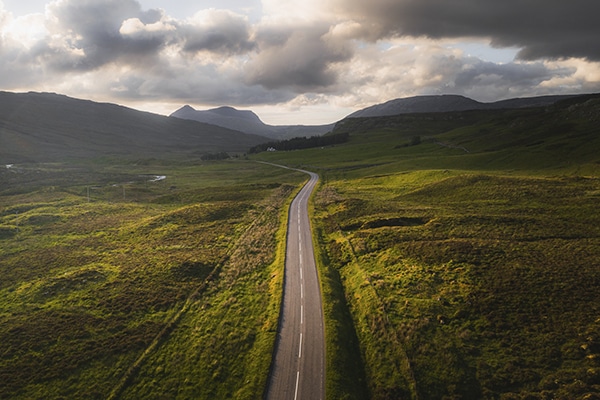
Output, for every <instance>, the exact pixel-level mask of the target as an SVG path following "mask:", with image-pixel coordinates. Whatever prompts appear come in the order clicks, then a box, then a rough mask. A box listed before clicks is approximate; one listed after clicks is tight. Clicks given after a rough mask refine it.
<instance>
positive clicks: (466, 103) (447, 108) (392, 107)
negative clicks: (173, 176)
mask: <svg viewBox="0 0 600 400" xmlns="http://www.w3.org/2000/svg"><path fill="white" fill-rule="evenodd" d="M571 97H575V95H565V96H540V97H529V98H517V99H509V100H502V101H497V102H493V103H481V102H478V101H476V100H473V99H470V98H468V97H464V96H459V95H439V96H415V97H407V98H401V99H395V100H390V101H388V102H385V103H382V104H376V105H373V106H370V107H367V108H365V109H362V110H359V111H356V112H354V113H352V114H350V115H348V116H347V117H346V118H361V117H385V116H391V115H399V114H412V113H435V112H452V111H467V110H493V109H503V108H526V107H542V106H546V105H551V104H553V103H555V102H557V101H559V100H564V99H567V98H571ZM171 117H176V118H182V119H189V120H194V121H199V122H204V123H207V124H213V125H218V126H222V127H224V128H229V129H233V130H237V131H240V132H244V133H249V134H255V135H261V136H266V137H268V138H271V139H275V140H283V139H290V138H293V137H304V136H306V137H310V136H319V135H324V134H325V133H327V132H330V131H332V130H333V129H334V127H335V125H336V124H335V123H334V124H329V125H279V126H274V125H267V124H265V123H264V122H262V121H261V120H260V118H259V117H258V115H256V114H255V113H254V112H252V111H248V110H236V109H235V108H233V107H227V106H224V107H219V108H213V109H210V110H196V109H194V108H193V107H191V106H189V105H186V106H183V107H181V108H180V109H179V110H177V111H175V112H174V113H172V114H171ZM346 118H344V119H346Z"/></svg>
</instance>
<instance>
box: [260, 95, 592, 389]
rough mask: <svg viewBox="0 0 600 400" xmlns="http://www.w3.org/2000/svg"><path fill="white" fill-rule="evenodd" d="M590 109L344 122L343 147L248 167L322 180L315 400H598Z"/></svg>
mask: <svg viewBox="0 0 600 400" xmlns="http://www.w3.org/2000/svg"><path fill="white" fill-rule="evenodd" d="M586 107H587V108H586ZM594 107H597V101H595V102H592V104H590V103H589V102H588V103H586V104H583V105H582V104H579V105H576V106H571V108H570V109H569V111H568V112H567V111H560V110H559V111H558V112H557V113H556V114H548V113H547V112H546V111H545V110H544V111H542V112H541V114H542V115H540V112H539V111H538V112H537V114H535V113H532V114H528V112H526V111H516V112H510V111H507V112H500V113H495V114H494V113H489V114H485V113H480V115H479V116H477V118H472V119H469V115H466V116H463V117H460V118H455V119H454V120H453V119H451V118H449V117H445V118H441V119H436V118H432V117H431V116H419V117H413V116H400V117H392V118H388V119H364V120H356V121H349V122H347V124H348V125H350V126H345V127H344V126H342V127H338V131H340V130H341V131H344V130H345V131H347V132H350V134H351V139H350V142H349V143H347V144H344V145H340V146H335V147H325V148H318V149H311V150H303V151H295V152H289V153H283V152H281V153H268V154H261V155H259V157H260V158H262V159H264V160H269V161H273V162H280V163H287V164H289V165H295V166H296V165H297V166H302V167H305V168H308V169H310V168H312V169H313V170H315V171H318V172H320V173H321V175H322V178H323V184H322V186H321V188H320V190H319V192H318V194H317V195H316V196H315V205H314V219H315V222H316V228H315V230H316V234H317V235H318V238H319V241H320V243H321V245H322V249H321V254H320V257H319V259H320V262H321V266H320V268H321V276H322V281H323V283H324V285H325V286H326V288H325V291H326V292H327V291H328V290H329V292H330V293H329V294H330V297H329V299H328V301H329V302H330V303H333V304H334V306H330V305H327V304H326V305H325V308H326V311H327V310H329V312H328V313H327V315H328V317H329V318H330V320H329V321H328V322H327V340H328V346H329V347H328V348H333V349H342V351H340V352H339V354H333V355H332V354H328V366H327V368H328V389H329V391H328V393H327V395H328V398H331V399H335V398H357V399H358V398H364V397H369V398H373V399H402V398H404V399H475V398H482V399H565V400H566V399H595V398H600V303H598V296H599V295H600V213H598V209H597V207H598V204H599V200H600V158H599V156H598V154H600V153H599V151H598V150H599V149H600V143H599V141H600V135H599V131H598V125H597V124H596V123H595V122H594V121H595V120H594V119H593V118H596V117H593V116H594V115H598V114H597V112H596V113H592V112H590V110H593V109H595V108H594ZM486 113H487V112H486ZM482 115H483V116H482ZM549 115H550V117H549ZM582 115H588V116H591V117H590V118H588V117H581V116H582ZM415 120H416V122H415ZM457 120H459V121H458V122H456V121H457ZM561 120H562V121H565V120H569V121H570V122H569V124H568V125H569V126H566V125H564V124H562V125H561V124H558V122H559V121H561ZM453 121H454V122H453ZM394 124H396V125H394ZM557 124H558V125H557ZM340 128H341V129H340ZM415 137H419V138H420V139H419V140H415V139H414V138H415ZM336 285H338V286H339V288H337V289H336V287H337V286H336ZM331 288H334V289H331ZM326 298H327V296H326ZM335 307H337V311H336V310H334V308H335ZM348 313H349V314H350V315H351V323H350V324H349V323H348V321H347V318H348V317H347V315H346V314H348ZM331 319H332V320H333V321H332V320H331ZM355 338H358V342H359V345H358V346H357V347H358V349H354V347H353V345H352V343H354V341H355ZM361 371H364V372H361ZM361 373H362V376H364V377H365V378H364V379H365V381H364V382H365V383H364V385H361V380H360V377H361ZM340 383H343V384H340ZM361 386H362V387H361ZM361 390H363V392H361ZM364 391H366V392H367V393H368V395H365V394H364Z"/></svg>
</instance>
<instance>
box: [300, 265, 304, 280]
mask: <svg viewBox="0 0 600 400" xmlns="http://www.w3.org/2000/svg"><path fill="white" fill-rule="evenodd" d="M300 280H301V281H303V280H304V278H303V277H302V267H300Z"/></svg>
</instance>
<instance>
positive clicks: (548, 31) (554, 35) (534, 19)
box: [334, 0, 600, 61]
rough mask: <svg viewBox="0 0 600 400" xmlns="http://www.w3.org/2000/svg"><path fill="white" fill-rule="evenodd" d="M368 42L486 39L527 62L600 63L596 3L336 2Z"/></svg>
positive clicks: (513, 0) (559, 0) (539, 0)
mask: <svg viewBox="0 0 600 400" xmlns="http://www.w3.org/2000/svg"><path fill="white" fill-rule="evenodd" d="M334 1H335V2H336V4H337V7H338V9H339V10H341V12H346V13H349V14H350V15H351V16H352V18H354V19H355V20H357V21H361V23H362V25H363V34H364V36H365V37H366V38H369V39H371V40H377V39H382V38H385V37H392V36H405V35H406V36H417V37H418V36H426V37H430V38H435V39H440V38H457V37H485V38H491V40H492V45H494V46H498V47H518V48H521V49H522V50H521V51H520V53H519V57H520V58H522V59H527V60H534V59H540V58H550V59H561V58H569V57H579V58H586V59H588V60H594V61H600V46H599V45H598V43H600V24H599V23H598V15H600V2H598V1H594V0H568V1H567V0H564V1H563V0H371V1H368V2H367V1H363V0H350V1H348V0H334Z"/></svg>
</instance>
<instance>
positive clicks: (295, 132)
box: [171, 105, 333, 140]
mask: <svg viewBox="0 0 600 400" xmlns="http://www.w3.org/2000/svg"><path fill="white" fill-rule="evenodd" d="M171 117H176V118H182V119H187V120H193V121H199V122H204V123H208V124H213V125H218V126H222V127H224V128H229V129H234V130H237V131H240V132H245V133H248V134H253V135H260V136H266V137H268V138H271V139H276V140H280V139H290V138H293V137H303V136H307V137H310V136H320V135H323V134H325V133H327V132H329V131H330V130H331V129H332V128H333V124H330V125H267V124H265V123H264V122H263V121H261V119H260V118H259V117H258V115H256V114H255V113H254V112H252V111H249V110H237V109H235V108H233V107H227V106H224V107H219V108H213V109H210V110H196V109H194V108H193V107H191V106H189V105H186V106H183V107H181V108H180V109H179V110H177V111H175V112H174V113H172V114H171Z"/></svg>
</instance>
